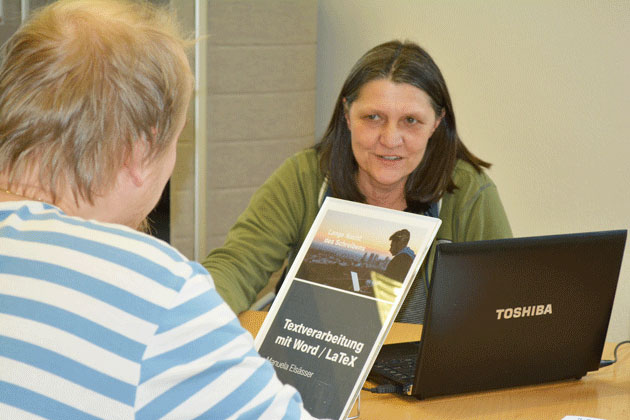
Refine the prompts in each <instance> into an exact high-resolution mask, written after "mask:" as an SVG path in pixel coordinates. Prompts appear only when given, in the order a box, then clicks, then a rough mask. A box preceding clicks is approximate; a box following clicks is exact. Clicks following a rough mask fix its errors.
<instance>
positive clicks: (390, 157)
mask: <svg viewBox="0 0 630 420" xmlns="http://www.w3.org/2000/svg"><path fill="white" fill-rule="evenodd" d="M377 156H378V157H379V159H384V160H389V161H396V160H402V157H400V156H391V155H377Z"/></svg>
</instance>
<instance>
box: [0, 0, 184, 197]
mask: <svg viewBox="0 0 630 420" xmlns="http://www.w3.org/2000/svg"><path fill="white" fill-rule="evenodd" d="M190 44H191V43H190V42H189V41H186V40H185V39H184V38H183V36H182V33H181V32H180V30H179V28H178V25H177V23H176V18H175V17H174V15H173V13H172V12H170V11H168V10H166V9H163V8H157V7H154V6H152V5H150V4H149V3H146V2H137V1H136V2H128V1H118V0H117V1H112V0H106V1H105V0H87V1H81V0H69V1H68V0H61V1H58V2H56V3H53V4H52V5H50V6H47V7H45V8H43V9H41V10H39V11H37V12H35V13H34V15H33V16H32V18H31V19H29V20H28V21H27V22H26V23H25V24H23V25H22V26H21V27H20V28H19V29H18V30H17V32H16V33H15V34H14V35H13V36H12V37H11V38H10V39H9V40H8V41H7V42H6V43H5V44H4V45H3V47H2V64H1V65H0V171H2V172H3V173H5V174H8V182H9V185H11V184H12V183H13V182H19V180H20V179H22V178H23V177H24V176H26V175H27V174H28V172H29V171H30V170H31V168H32V167H33V166H34V165H36V167H37V168H38V174H39V182H40V185H41V186H42V187H43V188H46V189H48V190H49V192H50V193H51V194H52V195H53V198H55V199H56V197H57V194H58V193H59V189H60V188H61V187H63V186H66V185H68V184H69V185H70V187H71V189H72V191H73V193H74V196H75V200H76V199H78V198H79V197H80V198H82V199H87V200H88V201H90V202H91V201H92V200H93V196H94V194H95V193H97V192H98V191H101V190H103V189H106V188H107V186H108V185H109V184H110V183H111V182H114V179H115V176H116V174H117V173H118V171H119V170H120V169H121V168H122V167H123V165H124V164H125V160H126V159H127V157H128V156H129V154H130V153H131V152H132V151H133V150H134V147H135V146H136V145H137V142H138V141H144V140H146V141H147V142H148V144H149V147H148V153H147V155H146V159H152V158H156V157H157V156H159V155H160V154H161V153H162V152H163V151H164V150H166V148H167V146H168V145H169V144H170V142H171V141H173V140H174V139H175V137H176V136H177V134H178V133H177V132H176V131H177V129H178V125H179V124H178V122H181V121H182V120H181V118H185V115H184V114H185V111H186V109H187V105H188V102H189V100H190V94H191V92H192V84H193V78H192V74H191V71H190V67H189V66H188V63H187V58H186V55H185V51H186V50H187V48H188V47H189V46H190Z"/></svg>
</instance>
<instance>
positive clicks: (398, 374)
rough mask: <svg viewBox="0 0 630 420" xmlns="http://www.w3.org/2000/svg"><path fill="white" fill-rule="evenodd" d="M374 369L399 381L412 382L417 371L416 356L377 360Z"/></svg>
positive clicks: (375, 371)
mask: <svg viewBox="0 0 630 420" xmlns="http://www.w3.org/2000/svg"><path fill="white" fill-rule="evenodd" d="M372 371H373V372H374V373H377V374H379V375H382V376H384V377H386V378H389V379H392V380H394V381H396V382H399V383H403V384H404V383H409V382H412V381H413V377H414V375H415V372H416V356H415V355H414V356H409V357H403V358H398V359H389V360H377V361H376V362H375V363H374V366H372Z"/></svg>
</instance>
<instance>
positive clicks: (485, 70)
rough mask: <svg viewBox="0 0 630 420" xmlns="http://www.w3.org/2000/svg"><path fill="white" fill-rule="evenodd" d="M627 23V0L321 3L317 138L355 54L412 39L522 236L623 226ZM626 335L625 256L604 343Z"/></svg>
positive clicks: (628, 206) (628, 271) (627, 214)
mask: <svg viewBox="0 0 630 420" xmlns="http://www.w3.org/2000/svg"><path fill="white" fill-rule="evenodd" d="M629 21H630V2H628V1H626V0H610V1H597V2H594V1H590V0H520V1H505V0H476V1H473V0H469V1H465V0H424V1H421V0H389V1H387V2H385V1H377V0H345V1H338V0H319V16H318V51H317V110H316V120H315V123H316V134H318V135H321V133H323V131H324V129H325V126H326V124H327V122H328V119H329V118H330V112H331V110H332V106H333V104H334V101H335V99H336V96H337V94H338V91H339V88H340V86H341V83H342V82H343V79H344V78H345V76H346V74H347V72H348V71H349V69H350V67H351V66H352V64H353V63H354V62H355V61H356V60H357V59H358V58H359V56H360V55H361V54H362V53H363V52H365V51H366V50H367V49H369V48H370V47H372V46H374V45H376V44H378V43H381V42H384V41H388V40H390V39H393V38H403V39H404V38H407V39H410V40H413V41H416V42H418V43H419V44H421V45H422V46H424V47H425V48H426V49H427V50H428V51H429V53H430V54H431V55H432V56H433V58H434V59H435V60H436V62H437V63H438V65H439V66H440V68H441V69H442V72H443V73H444V76H445V78H446V81H447V83H448V85H449V89H450V92H451V95H452V99H453V102H454V106H455V112H456V115H457V119H458V120H457V122H458V127H459V130H460V134H461V135H462V138H463V140H464V142H465V143H466V144H467V145H468V146H469V147H470V148H471V149H472V150H473V152H475V153H476V154H478V155H479V156H481V157H482V158H484V159H487V160H489V161H490V162H492V163H494V167H493V168H492V170H491V171H490V175H491V176H492V178H493V179H494V180H495V182H496V183H497V185H498V187H499V191H500V193H501V196H502V199H503V202H504V204H505V207H506V209H507V212H508V216H509V218H510V221H511V223H512V227H513V230H514V233H515V235H517V236H530V235H542V234H556V233H568V232H579V231H592V230H606V229H619V228H623V229H626V228H628V226H629V225H630V187H629V186H628V183H629V181H630V164H629V162H628V160H630V137H629V134H628V133H630V118H629V117H628V116H627V113H628V111H629V110H630V79H629V77H628V69H630V48H628V40H629V39H630V25H628V22H629ZM583 309H584V310H585V311H588V308H587V307H585V308H583ZM628 337H630V247H627V249H626V254H625V262H624V265H623V267H622V273H621V278H620V283H619V287H618V290H617V297H616V301H615V306H614V309H613V316H612V319H611V324H610V328H609V335H608V338H609V339H610V340H614V341H619V340H622V339H624V338H625V339H628Z"/></svg>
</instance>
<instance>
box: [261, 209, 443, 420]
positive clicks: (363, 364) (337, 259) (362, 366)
mask: <svg viewBox="0 0 630 420" xmlns="http://www.w3.org/2000/svg"><path fill="white" fill-rule="evenodd" d="M440 224H441V221H440V220H439V219H436V218H431V217H426V216H421V215H416V214H412V213H406V212H401V211H396V210H391V209H385V208H381V207H375V206H371V205H367V204H361V203H355V202H350V201H345V200H339V199H335V198H330V197H329V198H327V199H326V200H325V201H324V203H323V205H322V207H321V209H320V211H319V213H318V216H317V218H316V219H315V221H314V223H313V226H312V227H311V229H310V231H309V233H308V235H307V237H306V240H305V241H304V243H303V245H302V247H301V248H300V251H299V252H298V254H297V256H296V259H295V261H294V263H293V264H292V265H291V267H290V269H289V271H288V273H287V276H286V278H285V280H284V283H283V285H282V288H281V289H280V291H279V293H278V296H277V297H276V299H275V301H274V303H273V305H272V307H271V308H270V310H269V314H268V315H267V317H266V318H265V321H264V323H263V325H262V327H261V328H260V331H259V333H258V335H257V336H256V347H257V349H258V351H259V352H260V354H261V355H262V356H263V357H266V358H267V359H268V360H269V361H270V362H271V363H272V364H273V365H274V367H275V369H276V372H277V374H278V377H279V378H280V380H281V381H282V382H283V383H286V384H290V385H292V386H294V387H295V388H297V389H298V390H299V391H300V393H301V395H302V398H303V400H304V405H305V407H306V408H307V409H308V410H309V412H310V413H311V414H312V415H314V416H316V417H321V418H334V419H343V418H345V417H346V416H347V415H348V413H349V412H350V410H351V408H352V405H353V403H354V400H355V399H356V397H357V396H358V394H359V392H360V390H361V386H362V384H363V382H364V381H365V379H366V377H367V374H368V372H369V369H370V368H371V366H372V363H373V361H374V358H375V357H376V355H377V354H378V350H379V349H380V347H381V345H382V343H383V341H384V339H385V336H386V335H387V332H388V331H389V329H390V327H391V325H392V323H393V321H394V318H395V316H396V314H397V313H398V310H399V309H400V306H401V304H402V302H403V300H404V297H405V296H406V294H407V291H408V290H409V287H410V286H411V283H412V282H413V279H414V278H415V276H416V274H417V272H418V270H419V268H420V266H421V264H422V261H423V260H424V258H425V256H426V255H427V253H428V251H429V249H430V247H431V244H432V242H433V239H434V238H435V235H436V234H437V231H438V229H439V226H440ZM400 237H402V241H403V242H405V240H406V244H404V245H405V246H404V249H400V248H401V245H402V244H401V243H400ZM390 238H391V239H390ZM395 241H398V243H396V244H395V243H394V242H395ZM393 254H396V255H400V256H399V257H398V258H396V256H395V255H393ZM402 254H405V255H402ZM394 260H396V261H397V262H396V264H397V265H399V264H401V263H402V264H405V262H404V261H408V263H407V264H408V265H409V267H408V269H406V270H403V275H402V276H400V277H399V278H392V277H390V276H386V275H385V273H393V271H392V270H389V271H388V264H391V263H393V261H394ZM390 268H391V267H390ZM405 268H406V267H405ZM396 272H400V267H398V270H396ZM390 275H391V274H390Z"/></svg>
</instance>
